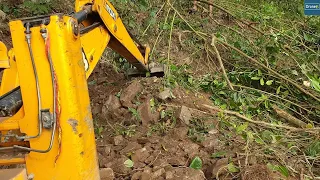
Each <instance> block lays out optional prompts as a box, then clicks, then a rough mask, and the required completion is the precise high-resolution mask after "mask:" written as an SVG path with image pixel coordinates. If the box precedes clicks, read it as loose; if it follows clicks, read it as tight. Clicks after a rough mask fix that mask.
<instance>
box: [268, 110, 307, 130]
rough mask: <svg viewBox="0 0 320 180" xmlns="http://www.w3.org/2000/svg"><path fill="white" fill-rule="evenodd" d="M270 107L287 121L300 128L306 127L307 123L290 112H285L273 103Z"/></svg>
mask: <svg viewBox="0 0 320 180" xmlns="http://www.w3.org/2000/svg"><path fill="white" fill-rule="evenodd" d="M272 109H273V110H274V111H275V112H276V113H277V115H278V116H280V117H281V118H283V119H285V120H287V121H288V122H289V123H291V124H293V125H295V126H297V127H300V128H306V127H307V123H305V122H303V121H301V120H299V119H297V118H295V117H294V116H292V115H291V114H289V113H287V112H286V111H284V110H282V109H280V108H279V107H278V106H276V105H273V106H272Z"/></svg>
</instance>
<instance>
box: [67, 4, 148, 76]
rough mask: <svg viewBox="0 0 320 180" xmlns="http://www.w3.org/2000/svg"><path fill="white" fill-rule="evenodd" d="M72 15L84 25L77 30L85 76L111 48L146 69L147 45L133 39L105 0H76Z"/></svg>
mask: <svg viewBox="0 0 320 180" xmlns="http://www.w3.org/2000/svg"><path fill="white" fill-rule="evenodd" d="M76 11H77V12H76V13H75V14H74V15H73V17H74V18H75V19H77V20H78V23H81V24H82V25H83V26H84V28H82V29H81V30H80V33H81V44H82V47H83V51H84V53H83V58H84V63H85V68H86V72H87V77H89V76H90V74H91V73H92V71H93V69H94V67H95V66H96V64H97V63H98V61H99V60H100V58H101V56H102V54H103V52H104V50H105V48H106V47H110V48H111V49H113V50H114V51H116V52H117V53H119V54H120V55H121V56H123V57H124V58H126V59H127V60H128V62H129V63H131V64H132V65H134V66H135V67H136V68H137V69H138V70H139V71H141V72H147V71H149V69H148V57H149V52H150V48H149V47H147V46H142V45H141V44H138V43H137V42H134V40H133V39H132V37H131V36H130V35H129V33H128V31H127V30H126V28H125V26H124V25H123V23H122V21H121V19H120V17H119V14H118V13H117V11H116V10H115V8H114V7H113V6H112V4H111V3H110V2H109V1H107V0H95V1H88V0H77V1H76Z"/></svg>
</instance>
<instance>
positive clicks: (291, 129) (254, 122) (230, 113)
mask: <svg viewBox="0 0 320 180" xmlns="http://www.w3.org/2000/svg"><path fill="white" fill-rule="evenodd" d="M202 106H203V107H204V108H207V109H210V110H214V111H218V112H222V113H225V114H229V115H233V116H236V117H238V118H240V119H243V120H245V121H247V122H250V123H253V124H257V125H260V126H264V127H268V128H270V127H271V128H281V129H287V130H290V131H305V132H318V131H319V130H320V128H310V129H302V128H295V127H290V126H285V125H278V124H271V123H267V122H263V121H255V120H252V119H250V118H247V117H246V116H244V115H242V114H240V113H238V112H235V111H229V110H223V109H220V108H219V107H215V106H209V105H206V104H203V105H202Z"/></svg>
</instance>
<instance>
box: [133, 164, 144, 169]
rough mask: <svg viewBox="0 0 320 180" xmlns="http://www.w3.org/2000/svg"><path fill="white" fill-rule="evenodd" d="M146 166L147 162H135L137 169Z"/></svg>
mask: <svg viewBox="0 0 320 180" xmlns="http://www.w3.org/2000/svg"><path fill="white" fill-rule="evenodd" d="M144 167H146V164H145V163H142V162H134V168H135V169H141V168H144Z"/></svg>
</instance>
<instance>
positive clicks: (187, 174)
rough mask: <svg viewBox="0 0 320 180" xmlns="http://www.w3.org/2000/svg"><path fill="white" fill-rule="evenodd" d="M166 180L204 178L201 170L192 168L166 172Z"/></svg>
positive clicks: (196, 179) (200, 179)
mask: <svg viewBox="0 0 320 180" xmlns="http://www.w3.org/2000/svg"><path fill="white" fill-rule="evenodd" d="M166 179H168V180H176V179H179V180H204V179H205V176H204V173H203V172H202V171H201V170H195V169H192V168H174V169H173V170H171V171H167V172H166Z"/></svg>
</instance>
